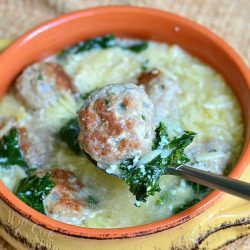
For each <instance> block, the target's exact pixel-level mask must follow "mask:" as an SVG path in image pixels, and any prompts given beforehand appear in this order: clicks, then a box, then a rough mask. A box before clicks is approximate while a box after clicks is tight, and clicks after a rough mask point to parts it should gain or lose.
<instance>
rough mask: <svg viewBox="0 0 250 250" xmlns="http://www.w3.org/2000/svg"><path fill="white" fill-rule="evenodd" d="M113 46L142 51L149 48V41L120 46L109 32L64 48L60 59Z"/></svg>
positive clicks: (135, 51) (59, 55) (59, 56)
mask: <svg viewBox="0 0 250 250" xmlns="http://www.w3.org/2000/svg"><path fill="white" fill-rule="evenodd" d="M112 47H120V48H122V49H127V50H130V51H132V52H134V53H140V52H141V51H143V50H145V49H147V47H148V43H147V42H144V41H143V42H140V43H136V44H133V45H130V46H120V45H119V43H117V40H116V37H115V36H114V35H112V34H108V35H105V36H100V37H96V38H93V39H90V40H87V41H84V42H80V43H78V44H76V45H73V46H72V47H70V48H67V49H64V50H62V51H61V52H60V53H59V54H58V59H59V60H64V59H65V58H66V57H67V56H68V55H71V54H78V53H82V52H85V51H90V50H92V49H107V48H112Z"/></svg>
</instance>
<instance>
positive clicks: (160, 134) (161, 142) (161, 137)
mask: <svg viewBox="0 0 250 250" xmlns="http://www.w3.org/2000/svg"><path fill="white" fill-rule="evenodd" d="M168 142H169V139H168V132H167V128H166V126H165V124H164V123H163V122H160V123H159V125H158V127H157V128H156V130H155V138H154V140H153V145H152V150H155V149H158V148H161V149H162V148H164V147H165V146H166V145H167V144H168Z"/></svg>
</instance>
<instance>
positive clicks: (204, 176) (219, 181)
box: [166, 166, 250, 200]
mask: <svg viewBox="0 0 250 250" xmlns="http://www.w3.org/2000/svg"><path fill="white" fill-rule="evenodd" d="M166 173H167V174H172V175H178V176H180V177H183V178H184V179H187V180H190V181H193V182H196V183H199V184H201V185H204V186H207V187H210V188H213V189H219V190H221V191H224V192H226V193H229V194H232V195H236V196H238V197H241V198H243V199H247V200H250V183H247V182H243V181H238V180H235V179H232V178H229V177H225V176H222V175H217V174H212V173H209V172H207V171H203V170H199V169H195V168H192V167H188V166H179V167H176V168H168V169H167V171H166Z"/></svg>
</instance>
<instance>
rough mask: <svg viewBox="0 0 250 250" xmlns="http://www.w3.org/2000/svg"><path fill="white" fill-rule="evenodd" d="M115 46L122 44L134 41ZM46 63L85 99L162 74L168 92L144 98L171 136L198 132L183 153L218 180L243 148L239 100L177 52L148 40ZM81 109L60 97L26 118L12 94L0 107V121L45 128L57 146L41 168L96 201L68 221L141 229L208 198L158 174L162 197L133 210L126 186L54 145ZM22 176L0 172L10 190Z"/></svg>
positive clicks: (216, 77) (74, 101) (207, 70)
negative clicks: (55, 171)
mask: <svg viewBox="0 0 250 250" xmlns="http://www.w3.org/2000/svg"><path fill="white" fill-rule="evenodd" d="M119 42H120V43H121V44H122V45H123V46H125V45H127V44H129V45H130V44H133V43H134V41H132V40H131V41H129V40H120V41H119ZM46 61H47V62H56V63H59V64H60V65H61V66H62V67H63V69H64V70H65V72H66V73H67V74H68V75H69V76H70V78H71V80H72V83H73V86H74V88H75V90H76V91H77V92H79V93H80V94H81V95H82V96H83V95H85V94H87V93H89V92H90V91H92V90H94V89H96V88H99V87H103V86H105V85H106V84H111V83H128V82H135V83H136V82H137V79H138V76H139V75H140V74H141V73H142V72H143V71H145V70H153V69H157V70H160V71H161V72H162V74H163V75H164V77H165V78H166V79H167V80H166V81H165V85H166V88H167V92H166V94H162V91H161V90H160V89H157V88H153V89H151V92H150V94H149V96H150V97H151V99H152V100H153V103H154V105H155V109H156V120H157V121H164V122H166V124H167V126H168V129H169V133H170V134H171V133H173V134H174V133H175V131H178V130H190V131H194V132H196V133H197V136H196V139H195V141H194V142H193V144H192V145H190V146H189V147H188V148H187V149H186V154H187V155H188V156H189V158H190V164H191V165H192V166H193V167H196V168H200V169H203V170H206V171H210V172H214V173H217V174H223V173H224V172H225V171H226V170H227V169H230V168H231V167H233V165H234V164H235V162H236V161H237V159H238V157H239V154H240V152H241V149H242V144H243V123H242V117H241V110H240V107H239V104H238V102H237V99H236V97H235V96H234V94H233V93H232V91H231V90H230V88H229V87H228V86H227V85H226V83H225V80H224V79H223V77H222V76H221V75H220V74H219V73H218V72H216V71H215V70H214V69H212V68H211V67H209V66H208V65H206V64H204V63H203V62H201V61H200V60H198V59H197V58H195V57H193V56H191V55H190V54H188V53H187V52H185V51H184V50H182V49H181V48H180V47H179V46H177V45H173V46H169V45H167V44H162V43H156V42H148V47H147V48H145V49H144V50H142V51H140V52H139V53H135V52H133V51H131V50H127V49H123V48H121V47H119V46H115V47H110V48H107V49H100V48H99V49H92V50H90V51H84V52H81V53H69V54H68V55H66V56H65V57H64V58H63V59H62V58H58V57H57V56H56V55H55V56H52V57H50V58H47V59H46ZM81 103H82V100H81V99H80V98H75V99H74V98H72V96H71V95H69V94H68V93H67V92H66V91H65V93H63V94H62V95H61V96H60V97H59V98H58V100H56V101H55V102H53V103H52V104H51V105H48V106H47V107H44V108H43V109H41V110H39V111H32V112H30V111H29V110H27V109H26V108H25V105H23V104H22V103H21V102H20V101H19V100H18V99H17V98H16V97H15V95H14V93H13V91H10V92H9V93H8V94H7V95H6V96H5V97H4V98H3V100H2V103H1V105H0V116H1V118H2V119H3V120H4V119H6V118H13V117H14V118H15V119H16V120H17V122H18V123H19V124H22V125H24V126H25V125H27V124H32V123H34V122H35V123H36V122H37V123H41V124H43V125H44V126H45V127H48V128H49V129H50V130H51V131H52V132H51V133H52V135H54V139H53V140H55V142H54V143H55V144H56V147H55V151H54V152H53V155H52V156H51V158H50V162H49V163H46V166H42V167H46V168H60V169H65V170H71V171H73V172H74V173H75V174H76V176H77V177H78V178H79V179H80V180H81V182H82V183H83V185H84V186H85V189H84V194H83V197H90V196H91V197H94V200H95V202H94V203H93V202H90V203H88V204H86V212H85V213H84V216H83V218H82V219H81V218H80V219H78V220H77V221H76V220H75V219H72V220H67V221H66V222H67V223H71V224H76V225H82V226H86V227H94V228H95V227H96V228H117V227H127V226H135V225H141V224H145V223H150V222H153V221H157V220H160V219H163V218H166V217H169V216H171V215H173V214H175V213H177V212H179V211H180V209H179V208H181V206H183V207H185V206H187V207H188V206H191V205H192V204H193V203H194V202H192V201H198V200H199V199H201V197H202V196H204V195H206V194H207V192H204V193H202V192H197V190H195V189H194V187H193V186H192V185H191V184H190V183H189V182H187V181H185V180H183V179H181V178H179V177H175V176H162V177H161V179H160V187H161V191H160V192H159V193H157V194H156V195H154V196H152V197H149V199H148V200H147V202H146V203H143V204H142V205H141V206H140V207H136V206H135V205H134V201H135V198H134V196H133V195H132V194H131V193H130V192H129V188H128V185H127V184H126V183H125V182H124V181H123V180H121V179H118V178H116V177H114V176H111V175H108V174H107V173H105V172H103V171H101V170H98V169H97V168H96V167H95V166H93V165H92V163H91V162H90V161H89V160H88V159H87V158H86V157H84V156H78V155H76V154H75V153H74V152H72V151H71V150H70V149H69V148H68V147H67V146H66V145H65V144H64V143H63V142H62V141H60V139H58V137H57V133H58V131H59V130H60V128H61V127H62V126H63V125H64V124H65V122H67V121H68V120H69V119H70V118H72V117H74V116H76V111H77V110H78V109H79V107H80V105H81ZM24 176H26V173H25V171H24V170H23V169H22V168H20V167H16V166H13V167H10V168H6V167H0V179H1V180H2V181H3V182H4V183H5V185H6V186H8V188H9V189H10V190H12V191H15V188H16V186H17V185H18V182H19V180H20V178H23V177H24ZM188 204H189V205H188ZM51 217H52V218H55V219H59V220H60V218H58V217H57V216H51Z"/></svg>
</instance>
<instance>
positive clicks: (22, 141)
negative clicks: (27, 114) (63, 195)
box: [0, 118, 54, 167]
mask: <svg viewBox="0 0 250 250" xmlns="http://www.w3.org/2000/svg"><path fill="white" fill-rule="evenodd" d="M12 128H17V130H18V132H19V146H20V149H21V150H22V152H23V155H24V158H25V160H26V161H27V163H28V164H29V165H30V166H32V167H36V166H44V165H45V164H47V163H49V161H50V159H51V157H52V154H53V152H54V151H53V150H54V145H53V144H54V138H52V137H50V136H48V134H47V131H46V130H43V129H41V128H38V127H37V126H29V127H27V126H25V125H23V124H19V123H18V121H17V120H16V119H15V118H13V119H5V120H2V121H1V122H0V139H1V138H2V137H3V136H4V135H6V134H8V133H9V131H10V130H11V129H12Z"/></svg>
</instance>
